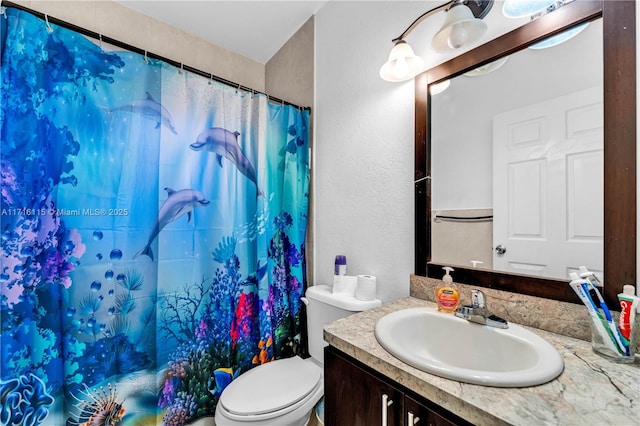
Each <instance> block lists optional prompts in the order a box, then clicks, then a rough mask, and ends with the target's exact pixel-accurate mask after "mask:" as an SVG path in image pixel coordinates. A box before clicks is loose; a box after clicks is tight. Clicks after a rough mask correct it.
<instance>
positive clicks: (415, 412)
mask: <svg viewBox="0 0 640 426" xmlns="http://www.w3.org/2000/svg"><path fill="white" fill-rule="evenodd" d="M404 409H405V422H406V423H405V424H406V425H407V426H414V425H415V426H454V425H456V424H463V423H462V422H464V421H463V420H461V423H454V422H452V421H449V420H448V419H446V418H444V417H442V416H441V415H440V414H438V413H436V412H435V411H433V410H432V409H430V408H428V407H427V406H425V405H423V404H421V403H419V402H418V401H416V400H415V399H413V398H411V397H410V396H408V395H405V398H404ZM464 423H466V422H464Z"/></svg>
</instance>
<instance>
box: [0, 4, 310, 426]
mask: <svg viewBox="0 0 640 426" xmlns="http://www.w3.org/2000/svg"><path fill="white" fill-rule="evenodd" d="M3 12H4V13H3V15H2V16H0V34H1V40H0V41H1V43H0V47H1V49H2V51H1V60H2V68H1V74H0V75H1V84H2V87H1V92H0V96H1V99H0V126H1V134H0V135H1V158H0V163H1V179H2V184H1V198H0V203H1V204H0V211H1V228H2V229H1V232H2V234H1V238H2V264H1V268H0V269H1V270H0V314H1V322H0V326H1V329H0V339H1V341H0V347H1V358H0V374H1V375H0V425H26V426H32V425H56V426H60V425H65V426H89V425H92V426H93V425H157V424H165V425H184V424H188V423H191V422H193V421H195V420H197V419H199V418H202V417H205V416H213V415H214V413H215V408H216V404H217V402H218V399H219V397H220V395H221V393H222V391H223V390H224V388H225V387H226V386H227V385H228V384H229V383H231V382H232V381H233V380H234V379H236V378H237V377H238V376H239V375H240V374H242V373H244V372H246V371H247V370H249V369H251V368H253V367H255V366H257V365H260V364H263V363H266V362H269V361H271V360H273V359H277V358H281V357H285V356H290V355H292V349H291V348H292V343H293V342H294V341H296V342H299V339H300V333H301V314H302V309H301V300H300V298H301V296H302V294H303V291H304V250H305V248H304V239H305V232H306V224H307V211H308V192H309V191H308V188H309V170H308V162H309V158H308V148H309V141H308V137H309V136H308V135H309V127H308V126H309V125H308V122H309V111H308V110H304V109H299V108H297V107H292V106H288V105H282V104H279V103H273V102H270V101H269V100H268V99H267V98H266V96H264V95H255V94H251V93H247V92H244V91H239V90H236V89H235V88H232V87H228V86H225V85H222V84H219V83H216V82H214V81H211V80H210V79H207V78H203V77H200V76H198V75H195V74H192V73H188V72H182V71H181V70H179V69H177V68H175V67H173V66H170V65H169V64H166V63H164V62H162V61H158V60H153V59H149V58H146V57H145V56H144V55H139V54H136V53H133V52H129V51H118V50H114V49H112V48H111V47H110V46H106V45H104V46H103V45H102V43H101V42H99V41H97V40H91V39H88V38H86V37H85V36H83V35H81V34H78V33H76V32H73V31H70V30H67V29H64V28H62V27H59V26H55V25H49V24H47V23H46V22H44V21H42V20H41V19H39V18H37V17H35V16H33V15H31V14H29V13H27V12H23V11H19V10H16V9H13V8H3ZM267 386H268V385H267ZM265 391H266V392H268V390H265Z"/></svg>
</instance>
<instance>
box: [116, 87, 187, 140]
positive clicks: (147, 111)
mask: <svg viewBox="0 0 640 426" xmlns="http://www.w3.org/2000/svg"><path fill="white" fill-rule="evenodd" d="M146 94H147V97H146V98H145V99H139V100H133V101H131V102H129V103H126V104H123V105H119V106H117V107H115V108H112V109H110V110H109V112H115V111H126V112H133V113H136V114H140V115H141V116H143V117H144V118H148V119H149V120H152V121H155V122H157V124H156V129H158V128H159V127H160V125H161V124H164V125H165V126H166V127H167V128H168V129H169V130H171V133H173V134H174V135H177V134H178V132H177V131H176V125H175V123H174V122H173V118H172V117H171V114H169V111H167V109H166V108H165V107H163V106H162V105H161V104H159V103H158V102H156V100H155V99H153V96H151V94H150V93H149V92H146Z"/></svg>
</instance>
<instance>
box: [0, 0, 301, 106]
mask: <svg viewBox="0 0 640 426" xmlns="http://www.w3.org/2000/svg"><path fill="white" fill-rule="evenodd" d="M0 5H1V6H2V7H12V8H14V9H18V10H22V11H24V12H27V13H30V14H32V15H35V16H37V17H38V18H40V19H43V20H45V21H46V22H47V23H48V24H49V23H51V24H55V25H58V26H60V27H63V28H66V29H69V30H72V31H75V32H77V33H80V34H82V35H84V36H87V37H91V38H94V39H96V40H100V41H102V42H104V43H108V44H112V45H114V46H116V47H120V48H122V49H127V50H130V51H132V52H135V53H138V54H140V55H144V56H145V57H146V58H151V59H158V60H160V61H164V62H166V63H168V64H170V65H173V66H174V67H176V68H180V69H181V70H184V71H189V72H190V73H193V74H198V75H200V76H202V77H206V78H208V79H211V80H213V81H217V82H218V83H222V84H225V85H227V86H231V87H234V88H236V89H238V90H242V91H245V92H251V93H255V94H258V95H265V96H266V97H267V99H268V100H272V101H274V102H277V103H281V104H283V105H289V106H292V107H295V108H298V109H303V110H311V107H308V106H307V107H303V106H300V105H296V104H293V103H291V102H287V101H285V100H283V99H280V98H276V97H274V96H271V95H269V94H267V93H264V92H261V91H259V90H255V89H252V88H250V87H246V86H242V85H241V84H239V83H234V82H233V81H231V80H227V79H226V78H222V77H218V76H217V75H214V74H212V73H208V72H204V71H202V70H199V69H197V68H193V67H190V66H188V65H185V64H183V63H182V62H177V61H174V60H172V59H168V58H165V57H163V56H160V55H157V54H155V53H152V52H149V51H148V50H145V49H141V48H139V47H136V46H132V45H130V44H127V43H124V42H122V41H120V40H116V39H113V38H111V37H108V36H103V35H102V34H100V33H96V32H95V31H91V30H88V29H86V28H83V27H79V26H77V25H74V24H71V23H69V22H66V21H63V20H61V19H57V18H54V17H52V16H50V15H48V14H46V13H42V12H38V11H35V10H33V9H29V8H28V7H25V6H22V5H19V4H16V3H13V2H11V1H2V2H0Z"/></svg>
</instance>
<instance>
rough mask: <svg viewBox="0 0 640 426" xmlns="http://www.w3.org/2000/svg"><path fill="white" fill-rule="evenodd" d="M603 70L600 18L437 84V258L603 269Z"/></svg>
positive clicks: (488, 265)
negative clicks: (560, 40) (554, 40)
mask: <svg viewBox="0 0 640 426" xmlns="http://www.w3.org/2000/svg"><path fill="white" fill-rule="evenodd" d="M570 35H573V37H571V38H570V39H567V40H565V41H564V42H563V43H560V44H557V45H555V46H552V47H547V48H540V47H541V46H544V45H549V44H550V42H549V40H553V39H556V40H557V39H558V37H562V36H570ZM541 43H544V44H541ZM602 68H603V63H602V19H596V20H594V21H591V22H585V23H583V24H580V25H578V26H576V27H571V28H569V29H567V30H565V31H564V32H562V33H560V34H558V35H557V36H553V37H550V38H547V39H544V40H543V41H542V42H538V43H536V44H535V45H533V46H531V47H529V48H526V49H522V50H520V51H518V52H515V53H512V54H511V55H508V56H504V57H502V58H500V59H498V60H496V61H494V62H492V63H489V64H487V65H484V66H481V67H476V68H474V69H472V70H471V71H467V72H465V73H463V74H461V75H458V76H455V77H453V78H451V79H448V80H444V81H443V82H442V83H437V84H432V85H431V86H430V88H429V91H430V94H431V102H430V104H429V105H430V107H431V108H430V112H431V134H430V136H431V137H430V141H431V189H432V201H431V203H432V204H431V260H432V261H433V262H436V263H443V264H448V265H451V266H453V267H454V268H455V267H458V266H462V267H471V268H473V267H480V268H483V269H489V270H497V271H505V272H510V273H520V274H531V275H536V276H542V277H549V278H558V279H569V275H568V274H569V272H579V270H578V266H579V265H586V266H588V267H589V270H590V271H593V272H595V273H597V274H601V273H602V271H603V251H604V250H603V226H602V225H603V217H602V198H603V185H602V183H603V178H602V162H603V156H602V154H603V132H602V131H603V129H602V124H603V118H602V96H603V95H602V81H603V76H602ZM443 84H446V89H445V90H443V89H442V88H443V87H444V86H443ZM434 89H435V90H434ZM601 278H602V277H601ZM605 284H606V283H605Z"/></svg>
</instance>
